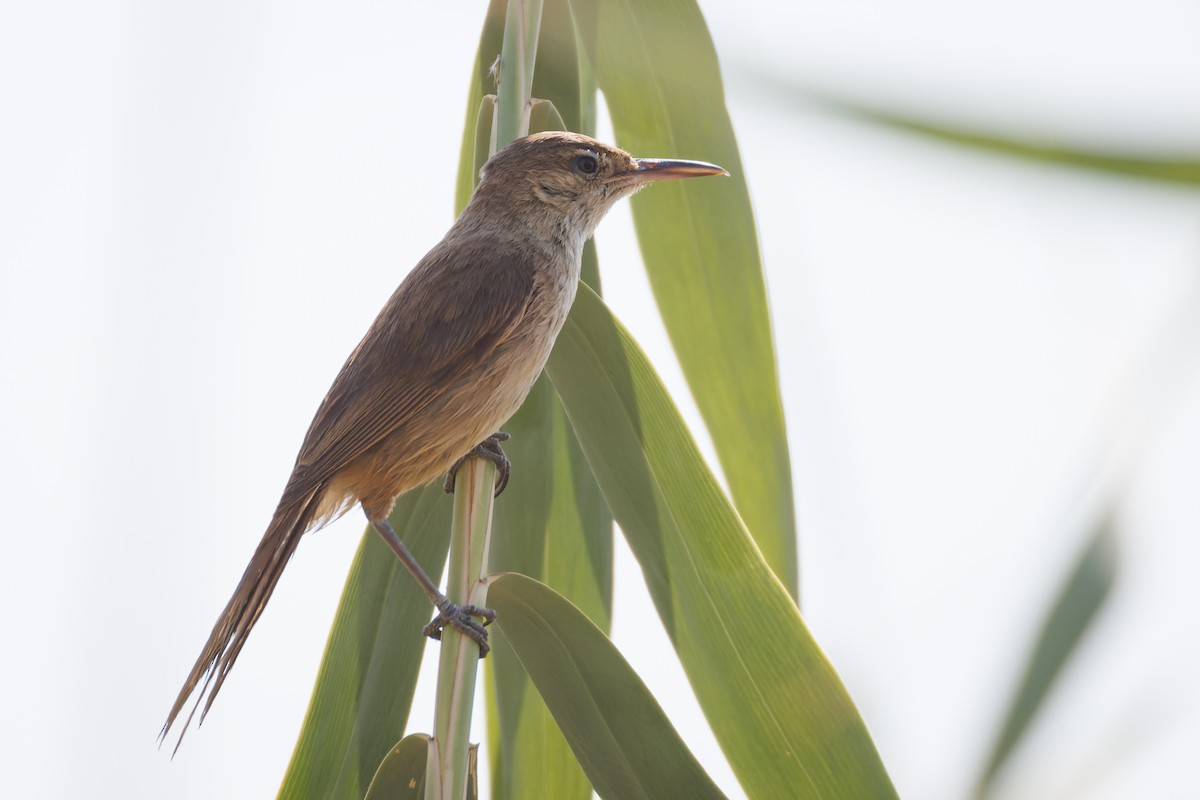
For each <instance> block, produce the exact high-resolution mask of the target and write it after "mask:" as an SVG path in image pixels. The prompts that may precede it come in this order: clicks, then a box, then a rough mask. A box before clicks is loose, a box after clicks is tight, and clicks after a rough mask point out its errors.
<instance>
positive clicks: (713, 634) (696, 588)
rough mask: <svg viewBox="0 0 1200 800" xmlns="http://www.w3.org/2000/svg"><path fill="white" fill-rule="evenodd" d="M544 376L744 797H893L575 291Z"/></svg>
mask: <svg viewBox="0 0 1200 800" xmlns="http://www.w3.org/2000/svg"><path fill="white" fill-rule="evenodd" d="M547 370H548V372H549V374H550V378H551V379H552V380H553V381H554V387H555V389H557V391H558V394H559V396H560V397H561V398H562V401H563V407H564V408H565V409H566V412H567V416H568V417H569V418H570V421H571V424H572V426H573V427H574V428H575V431H576V433H577V434H578V436H579V441H580V444H581V445H582V446H583V451H584V453H585V455H586V456H587V460H588V463H589V464H590V465H591V468H592V472H593V474H594V475H595V476H596V479H597V480H598V482H599V484H600V487H601V489H602V490H603V491H604V496H605V499H606V500H607V501H608V504H609V507H610V508H611V509H612V511H613V515H614V516H615V517H616V520H617V522H618V523H619V524H620V526H621V529H622V530H623V531H624V533H625V536H626V539H627V540H628V541H629V545H630V547H631V548H632V550H633V552H634V554H635V555H636V556H637V558H638V561H639V562H640V563H641V566H642V570H643V573H644V574H645V577H646V582H647V585H648V586H649V589H650V593H651V596H652V597H653V599H654V603H655V606H656V607H657V608H658V612H659V616H660V617H661V618H662V620H663V623H664V625H665V626H666V629H667V632H668V634H669V635H670V637H671V640H672V644H673V645H674V646H675V650H676V652H677V653H678V654H679V658H680V661H681V662H682V664H683V667H684V669H685V671H686V672H687V675H688V679H689V681H690V682H691V684H692V688H693V689H694V690H695V693H696V697H697V699H698V700H699V701H700V706H701V708H702V709H703V710H704V713H705V715H706V716H707V718H708V721H709V724H710V725H711V726H712V729H713V732H714V733H715V734H716V737H717V740H718V741H719V742H720V744H721V747H722V748H723V749H724V751H725V754H726V756H728V758H729V762H730V764H731V766H732V767H733V769H734V772H735V773H737V775H738V778H739V780H740V781H741V783H742V786H743V788H745V790H746V792H747V794H748V795H749V796H750V797H752V798H781V797H822V798H842V797H844V798H855V800H861V799H862V798H876V797H894V796H895V791H894V789H893V788H892V785H891V782H890V780H889V779H888V776H887V773H886V771H885V770H884V768H883V764H882V763H881V762H880V760H879V756H878V754H877V753H876V751H875V746H874V744H873V743H872V741H871V737H870V734H869V733H868V732H867V729H866V727H865V726H864V724H863V722H862V719H861V718H860V717H859V715H858V711H857V710H856V709H855V707H854V704H853V702H852V701H851V699H850V697H849V695H848V694H847V692H846V690H845V687H843V686H842V683H841V681H840V680H839V679H838V676H837V674H836V673H835V672H834V670H833V668H832V666H830V664H829V662H828V661H827V660H826V658H825V656H824V654H823V653H822V652H821V650H820V648H819V647H818V645H817V643H816V642H815V641H814V640H813V638H812V636H811V635H810V634H809V632H808V630H807V628H806V627H805V625H804V622H803V620H802V619H801V618H800V614H799V611H798V610H797V609H796V606H795V604H794V603H793V602H792V600H791V597H790V596H789V595H788V593H787V591H786V589H785V588H784V586H783V585H782V584H781V583H780V582H779V580H778V578H777V577H776V576H775V575H774V573H772V572H771V570H770V568H769V567H768V566H767V564H766V562H765V561H764V560H763V557H762V555H761V553H760V552H759V550H758V549H757V548H756V547H755V546H754V542H753V541H752V540H751V538H750V536H749V534H748V532H747V531H746V529H745V527H744V525H743V523H742V521H741V519H740V518H739V517H738V515H737V512H736V511H734V509H733V507H732V506H731V505H730V504H729V501H728V500H727V499H726V497H725V495H724V494H723V493H722V491H721V489H720V487H719V486H718V485H717V482H716V480H715V479H714V478H713V476H712V474H711V473H710V472H709V471H708V468H707V466H706V465H705V463H704V460H703V458H702V457H701V456H700V453H699V452H698V450H697V448H696V445H695V442H693V441H692V439H691V436H690V435H689V433H688V431H687V428H686V426H685V425H684V423H683V420H682V419H681V418H680V416H679V412H678V410H677V409H676V408H675V406H674V404H673V403H672V402H671V399H670V397H669V396H668V395H667V393H666V390H665V389H664V388H663V386H662V383H661V381H660V380H659V378H658V376H657V375H656V374H655V373H654V370H653V368H652V367H651V366H650V364H649V363H648V362H647V361H646V357H645V355H644V354H643V353H642V352H641V350H640V349H639V348H638V346H637V345H636V343H634V342H633V340H632V339H631V338H630V337H629V335H628V333H626V332H625V330H624V329H622V328H621V327H620V326H619V324H618V323H617V322H616V320H615V319H614V318H613V317H612V315H611V313H610V312H609V311H608V309H607V308H606V307H605V306H604V304H603V302H602V301H601V300H600V298H599V297H598V296H597V295H596V294H595V293H593V292H592V291H590V290H589V289H588V288H587V287H586V286H581V287H580V290H579V295H578V297H577V298H576V301H575V306H574V308H573V309H572V310H571V315H570V316H569V317H568V319H567V323H566V325H565V327H564V329H563V332H562V333H561V334H560V335H559V338H558V343H557V345H556V346H555V348H554V352H553V354H552V355H551V357H550V363H549V365H548V366H547Z"/></svg>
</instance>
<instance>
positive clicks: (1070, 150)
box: [774, 80, 1200, 187]
mask: <svg viewBox="0 0 1200 800" xmlns="http://www.w3.org/2000/svg"><path fill="white" fill-rule="evenodd" d="M774 83H776V85H777V86H778V87H779V88H780V89H781V90H782V91H784V92H787V93H789V94H792V95H793V96H795V97H797V98H798V99H801V100H803V101H805V102H809V103H812V102H814V101H815V102H817V103H819V104H821V105H823V106H825V107H827V108H829V109H831V110H833V111H836V112H837V113H840V114H845V115H847V116H851V117H858V118H860V119H863V120H865V121H867V122H871V123H874V124H878V125H884V126H887V127H889V128H896V129H898V130H901V131H905V132H908V133H915V134H918V135H920V136H928V137H931V138H934V139H939V140H941V141H944V142H950V143H952V144H957V145H961V146H964V147H972V148H975V149H979V150H986V151H990V152H993V153H998V154H1000V155H1007V156H1012V157H1014V158H1020V159H1024V160H1027V161H1036V162H1042V163H1045V164H1050V165H1054V166H1061V167H1074V168H1078V169H1087V170H1092V171H1095V172H1102V173H1107V174H1109V175H1124V176H1129V177H1134V178H1143V179H1145V180H1152V181H1160V182H1163V183H1171V184H1181V185H1183V186H1192V187H1200V152H1196V151H1194V150H1193V151H1192V152H1191V153H1176V154H1166V153H1164V154H1158V153H1154V152H1144V151H1133V150H1132V149H1131V150H1130V151H1127V152H1121V151H1119V150H1117V149H1112V148H1110V149H1108V150H1107V151H1104V150H1100V149H1095V150H1089V149H1085V148H1083V147H1079V146H1066V145H1063V144H1060V143H1058V142H1054V141H1035V140H1033V139H1029V138H1022V137H1020V136H1015V135H1012V134H1007V133H999V132H996V131H988V130H983V129H981V128H980V127H979V126H978V125H976V126H970V125H966V124H961V123H955V122H953V121H947V120H943V121H934V120H932V119H929V118H928V117H926V118H922V117H920V116H919V115H917V114H905V113H896V112H893V111H888V110H884V109H882V108H878V107H872V106H869V105H867V104H863V103H856V102H850V101H848V100H843V99H838V98H835V97H832V96H830V95H826V94H822V93H819V92H814V91H811V90H808V89H805V88H803V87H799V86H794V85H790V84H786V83H784V82H782V81H779V80H776V81H774Z"/></svg>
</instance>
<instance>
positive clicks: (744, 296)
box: [574, 0, 799, 598]
mask: <svg viewBox="0 0 1200 800" xmlns="http://www.w3.org/2000/svg"><path fill="white" fill-rule="evenodd" d="M593 4H594V5H595V6H596V9H595V10H594V11H590V13H594V14H595V16H596V23H595V24H596V45H595V53H594V57H595V69H596V78H597V80H598V82H599V85H600V90H601V91H602V92H604V97H605V100H606V101H607V103H608V109H609V112H610V113H611V116H612V121H613V127H614V129H615V130H616V136H617V141H618V142H619V143H620V145H621V147H623V148H625V149H626V150H629V151H630V152H632V153H633V154H634V155H635V156H657V157H671V158H692V159H701V160H704V161H711V162H714V163H717V164H720V165H721V166H723V167H725V168H726V169H728V170H729V173H730V175H731V176H732V177H731V178H725V179H720V180H717V179H711V180H706V181H678V182H674V181H672V182H665V183H664V184H662V185H658V186H654V187H652V188H651V189H650V190H648V191H645V192H642V193H640V194H638V195H637V196H636V197H634V198H633V201H632V202H633V219H634V223H635V224H636V226H637V232H638V242H639V244H640V245H641V250H642V256H643V258H644V260H645V262H646V271H647V273H648V275H649V278H650V285H651V287H652V288H653V290H654V296H655V298H656V300H657V301H658V308H659V311H660V313H661V314H662V318H663V322H664V323H665V325H666V328H667V333H668V334H669V335H670V338H671V343H672V345H673V346H674V349H675V353H676V355H677V356H678V357H679V363H680V365H681V366H682V368H683V372H684V375H685V376H686V377H687V381H688V385H689V386H690V387H691V390H692V394H693V396H694V397H695V398H696V405H697V406H698V407H699V409H700V413H701V415H702V416H703V417H704V422H705V425H706V426H707V427H708V430H709V433H710V434H711V435H712V439H713V445H714V446H715V448H716V451H717V456H718V458H719V459H720V462H721V467H722V468H723V470H724V473H725V480H726V481H727V482H728V485H729V489H730V492H731V494H732V496H733V500H734V504H735V505H736V506H737V509H738V512H739V513H740V514H741V516H742V519H743V520H745V522H746V525H747V527H748V528H749V529H750V532H751V533H752V534H753V536H754V540H755V541H756V542H757V543H758V546H759V548H760V549H761V550H762V552H763V555H764V557H765V558H766V560H767V563H768V564H770V565H771V568H772V569H773V570H774V571H775V574H776V575H778V576H779V578H780V580H781V581H783V584H784V585H785V586H786V587H787V588H788V591H789V592H790V593H791V595H792V597H794V598H795V597H798V596H799V594H798V592H799V588H798V564H797V561H796V533H795V514H794V511H793V507H792V480H791V467H790V463H789V459H788V447H787V433H786V431H785V429H784V420H783V406H782V402H781V400H780V394H779V383H778V379H777V376H776V372H775V351H774V346H773V344H772V335H771V321H770V314H769V312H768V307H767V295H766V287H765V282H764V279H763V270H762V263H761V256H760V254H759V249H758V237H757V234H756V232H755V226H754V217H753V215H752V213H751V210H750V196H749V192H748V191H747V189H746V180H745V173H744V172H743V170H742V163H741V157H740V156H739V155H738V148H737V140H736V139H735V137H734V134H733V127H732V125H731V123H730V121H729V114H728V112H727V111H726V109H725V94H724V89H723V88H722V83H721V73H720V70H719V68H718V65H717V56H716V52H715V50H714V49H713V44H712V39H711V38H710V37H709V34H708V28H707V27H706V26H705V24H704V18H703V16H702V15H701V14H700V10H699V8H698V7H697V5H696V3H695V2H694V0H608V2H596V0H575V3H574V5H575V7H576V9H580V8H581V7H589V9H590V7H591V6H592V5H593Z"/></svg>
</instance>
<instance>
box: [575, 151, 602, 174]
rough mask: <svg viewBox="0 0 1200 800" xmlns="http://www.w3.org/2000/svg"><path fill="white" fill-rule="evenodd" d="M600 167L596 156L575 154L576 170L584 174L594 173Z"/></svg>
mask: <svg viewBox="0 0 1200 800" xmlns="http://www.w3.org/2000/svg"><path fill="white" fill-rule="evenodd" d="M599 168H600V162H599V161H597V160H596V157H595V156H575V171H576V172H579V173H581V174H583V175H594V174H595V173H596V170H597V169H599Z"/></svg>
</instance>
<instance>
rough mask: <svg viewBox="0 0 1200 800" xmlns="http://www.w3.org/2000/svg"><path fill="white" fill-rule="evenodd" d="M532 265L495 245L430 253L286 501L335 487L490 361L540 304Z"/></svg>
mask: <svg viewBox="0 0 1200 800" xmlns="http://www.w3.org/2000/svg"><path fill="white" fill-rule="evenodd" d="M536 257H537V256H531V254H530V253H529V252H528V251H526V250H524V249H521V250H517V249H516V248H515V247H514V246H512V245H504V244H502V243H501V244H497V243H496V242H494V241H492V242H484V241H479V242H474V243H471V242H468V243H466V244H463V243H459V244H458V246H456V247H455V248H453V249H452V250H451V249H450V248H447V247H445V246H444V245H439V247H437V248H435V249H434V250H433V251H431V252H430V253H429V255H427V256H426V257H425V258H424V259H423V260H422V261H421V263H420V264H418V265H417V266H416V267H415V268H414V269H413V271H412V273H410V274H409V276H408V277H407V278H406V279H405V280H404V282H403V283H401V285H400V288H398V289H397V290H396V292H395V294H393V295H392V297H391V299H390V300H389V301H388V303H387V305H386V306H385V307H384V309H383V311H381V312H380V314H379V316H378V317H377V318H376V319H375V322H374V324H372V326H371V328H370V330H369V331H368V332H367V335H366V336H365V337H364V338H363V340H362V342H360V343H359V345H358V347H357V348H356V349H355V351H354V353H353V354H351V356H350V358H349V359H348V360H347V361H346V363H345V365H344V366H343V367H342V370H341V372H340V373H338V376H337V378H336V379H335V380H334V382H333V386H332V387H331V388H330V390H329V393H328V394H327V395H326V397H325V400H324V402H323V403H322V404H321V407H320V409H319V410H318V411H317V414H316V417H315V418H314V419H313V421H312V425H311V426H310V427H309V430H308V434H307V436H306V437H305V440H304V446H303V447H302V448H301V451H300V455H299V456H298V458H297V459H296V467H295V470H294V472H293V474H292V479H291V480H290V481H289V483H288V489H287V494H289V495H290V494H293V493H297V492H299V493H303V492H304V491H308V490H310V489H311V488H312V487H313V486H316V485H318V484H320V483H321V482H322V481H326V480H328V479H329V478H331V477H332V476H333V475H335V474H336V473H337V472H338V471H339V470H341V469H343V468H344V467H346V466H347V465H349V464H350V463H352V462H353V461H354V460H355V459H357V458H358V457H359V456H361V455H363V454H364V453H366V452H367V451H368V450H370V449H371V448H372V447H374V446H375V445H377V444H378V443H379V442H380V441H382V440H383V439H384V438H386V437H387V436H388V435H389V434H390V433H392V432H393V431H395V430H396V429H397V428H398V427H400V426H402V425H404V424H405V423H406V422H408V421H410V420H412V419H413V418H414V417H415V416H417V415H419V414H420V413H421V411H422V409H423V408H424V407H425V406H426V405H428V403H429V402H430V401H431V400H432V399H433V398H434V397H436V396H437V394H438V392H439V391H441V390H443V389H444V387H446V386H450V385H452V384H453V383H454V382H455V381H456V380H458V379H460V378H461V376H462V375H463V374H464V373H466V371H467V370H468V369H470V367H471V366H472V365H477V364H479V363H480V362H482V361H484V360H486V359H487V358H489V357H490V356H491V353H492V352H493V351H494V350H495V349H496V347H497V346H499V345H500V344H502V343H503V342H504V341H505V340H506V339H507V338H508V337H509V336H510V335H511V334H512V332H513V329H514V328H516V327H517V325H518V324H519V323H520V322H521V320H522V319H523V318H524V317H525V314H526V313H527V310H528V307H529V304H530V302H531V301H532V300H533V299H534V298H535V296H536V292H537V289H536V286H535V283H534V280H533V276H534V273H535V265H534V262H533V261H532V259H533V258H536Z"/></svg>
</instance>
